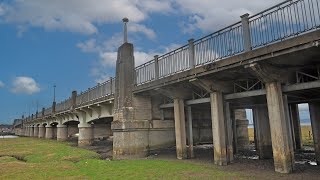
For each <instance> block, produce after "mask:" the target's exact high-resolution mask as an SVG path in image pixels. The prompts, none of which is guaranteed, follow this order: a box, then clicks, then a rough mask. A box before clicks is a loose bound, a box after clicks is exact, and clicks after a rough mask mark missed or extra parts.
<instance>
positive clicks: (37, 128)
mask: <svg viewBox="0 0 320 180" xmlns="http://www.w3.org/2000/svg"><path fill="white" fill-rule="evenodd" d="M38 135H39V127H38V126H34V131H33V137H38Z"/></svg>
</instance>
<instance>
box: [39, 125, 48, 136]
mask: <svg viewBox="0 0 320 180" xmlns="http://www.w3.org/2000/svg"><path fill="white" fill-rule="evenodd" d="M45 136H46V128H45V127H44V126H43V125H42V124H40V125H39V135H38V137H39V138H45Z"/></svg>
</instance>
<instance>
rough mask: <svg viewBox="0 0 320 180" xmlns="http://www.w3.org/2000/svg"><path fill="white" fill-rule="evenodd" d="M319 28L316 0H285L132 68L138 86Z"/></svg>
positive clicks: (318, 11) (319, 19)
mask: <svg viewBox="0 0 320 180" xmlns="http://www.w3.org/2000/svg"><path fill="white" fill-rule="evenodd" d="M319 28H320V1H319V0H287V1H284V2H282V3H280V4H277V5H275V6H273V7H271V8H269V9H267V10H264V11H262V12H260V13H257V14H256V15H253V16H251V17H249V15H248V14H245V15H243V16H241V21H239V22H237V23H235V24H233V25H230V26H228V27H226V28H223V29H221V30H219V31H217V32H214V33H212V34H210V35H208V36H205V37H203V38H201V39H198V40H196V41H193V40H192V39H191V40H189V44H187V45H184V46H182V47H180V48H178V49H176V50H174V51H171V52H169V53H166V54H164V55H162V56H159V57H157V56H156V57H155V58H154V59H153V60H151V61H148V62H146V63H145V64H142V65H140V66H137V67H136V68H135V72H136V85H137V86H139V85H141V84H144V83H148V82H150V81H154V80H157V79H160V78H163V77H166V76H170V75H173V74H177V73H180V72H182V71H186V70H189V69H192V68H195V67H199V66H202V65H205V64H208V63H212V62H215V61H218V60H222V59H225V58H227V57H231V56H234V55H237V54H240V53H243V52H247V51H250V50H252V49H256V48H261V47H264V46H266V45H269V44H272V43H276V42H279V41H283V40H285V39H288V38H292V37H295V36H298V35H300V34H303V33H306V32H310V31H313V30H315V29H319Z"/></svg>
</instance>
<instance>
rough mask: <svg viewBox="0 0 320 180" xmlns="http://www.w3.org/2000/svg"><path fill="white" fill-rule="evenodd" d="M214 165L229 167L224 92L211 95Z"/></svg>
mask: <svg viewBox="0 0 320 180" xmlns="http://www.w3.org/2000/svg"><path fill="white" fill-rule="evenodd" d="M210 104H211V116H212V136H213V155H214V164H216V165H220V166H221V165H227V164H228V162H227V146H226V140H227V139H226V127H225V117H224V106H223V104H224V101H223V95H222V92H212V93H210Z"/></svg>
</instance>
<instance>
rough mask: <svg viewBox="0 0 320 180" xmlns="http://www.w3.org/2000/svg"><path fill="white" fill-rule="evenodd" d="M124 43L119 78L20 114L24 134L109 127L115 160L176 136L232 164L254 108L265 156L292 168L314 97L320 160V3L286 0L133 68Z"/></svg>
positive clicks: (189, 152) (183, 145) (180, 146)
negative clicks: (209, 146) (303, 116)
mask: <svg viewBox="0 0 320 180" xmlns="http://www.w3.org/2000/svg"><path fill="white" fill-rule="evenodd" d="M127 22H128V20H127V19H124V29H125V30H124V31H125V33H124V34H125V38H124V44H123V45H122V46H121V47H119V49H118V58H117V65H116V75H115V78H111V79H110V80H109V81H107V82H105V83H102V84H98V85H97V86H95V87H93V88H89V89H88V90H87V91H85V92H81V93H77V92H76V91H73V92H72V93H71V96H70V98H69V99H67V100H65V101H63V102H60V103H57V104H56V102H53V105H52V107H50V108H46V109H45V108H43V109H42V112H40V113H38V112H36V113H35V114H33V115H31V116H29V117H26V118H23V121H22V123H23V126H22V128H21V131H20V132H19V133H18V134H19V135H22V136H34V137H39V138H48V139H57V140H66V139H67V138H68V137H69V136H71V135H72V134H76V133H79V137H78V144H79V146H86V145H90V144H92V142H93V140H94V139H95V138H106V137H109V136H111V135H113V157H114V159H128V158H138V157H145V156H147V155H148V152H149V151H150V150H151V149H157V148H162V147H168V146H172V145H175V146H176V153H177V158H178V159H185V158H192V157H193V156H194V152H193V145H194V144H196V143H198V142H211V143H213V156H214V163H215V164H217V165H228V164H230V163H231V162H232V161H234V154H235V153H237V152H238V151H239V150H241V149H242V148H245V147H246V146H247V143H248V140H247V136H248V134H246V132H247V131H246V128H247V125H248V122H247V120H246V117H245V114H244V113H245V112H244V109H252V110H253V115H254V128H255V139H256V140H255V145H256V149H257V150H258V155H259V158H260V159H267V158H273V159H274V167H275V171H276V172H280V173H291V172H292V171H293V170H294V165H295V161H294V152H295V151H296V150H299V149H300V148H301V131H300V120H299V112H298V104H299V103H309V107H310V114H311V123H312V130H313V138H314V147H315V154H316V160H317V162H318V164H319V163H320V47H319V46H320V2H319V1H318V0H288V1H284V2H283V3H280V4H277V5H275V6H273V7H271V8H269V9H267V10H264V11H262V12H260V13H258V14H256V15H253V16H250V15H249V14H244V15H242V16H241V19H240V21H239V22H236V23H235V24H232V25H230V26H228V27H226V28H223V29H221V30H219V31H217V32H214V33H212V34H210V35H208V36H205V37H203V38H200V39H198V40H194V39H190V40H189V41H188V43H187V44H186V45H184V46H182V47H180V48H178V49H176V50H174V51H171V52H168V53H166V54H164V55H161V56H155V57H154V59H152V60H151V61H148V62H147V63H145V64H142V65H140V66H137V67H134V55H133V54H134V48H133V45H132V44H130V43H128V42H127V38H126V26H127Z"/></svg>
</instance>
